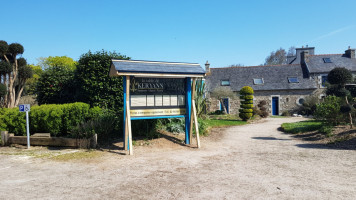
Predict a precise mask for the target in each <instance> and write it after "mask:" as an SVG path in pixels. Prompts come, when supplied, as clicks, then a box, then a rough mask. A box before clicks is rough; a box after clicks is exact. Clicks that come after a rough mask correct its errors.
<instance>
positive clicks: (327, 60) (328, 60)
mask: <svg viewBox="0 0 356 200" xmlns="http://www.w3.org/2000/svg"><path fill="white" fill-rule="evenodd" d="M323 60H324V63H332V62H331V59H330V58H323Z"/></svg>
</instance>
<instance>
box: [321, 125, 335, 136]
mask: <svg viewBox="0 0 356 200" xmlns="http://www.w3.org/2000/svg"><path fill="white" fill-rule="evenodd" d="M332 131H333V128H332V126H323V127H321V128H320V129H319V132H320V133H323V134H326V135H330V134H331V133H332Z"/></svg>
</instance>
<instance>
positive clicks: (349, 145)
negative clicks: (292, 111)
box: [278, 127, 356, 150]
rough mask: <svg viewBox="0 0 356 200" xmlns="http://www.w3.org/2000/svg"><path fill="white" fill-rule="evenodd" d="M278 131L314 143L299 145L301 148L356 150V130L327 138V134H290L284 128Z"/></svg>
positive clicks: (316, 132) (314, 132)
mask: <svg viewBox="0 0 356 200" xmlns="http://www.w3.org/2000/svg"><path fill="white" fill-rule="evenodd" d="M278 131H281V132H283V133H284V134H288V135H290V136H292V137H294V138H296V139H300V140H303V141H308V142H312V143H304V144H297V145H296V146H297V147H300V148H307V149H310V148H313V149H329V150H356V129H351V130H345V131H341V132H338V133H336V134H334V135H332V136H329V137H327V136H326V134H324V133H320V132H318V131H313V132H308V133H299V134H290V133H285V132H284V131H283V128H281V127H280V128H278Z"/></svg>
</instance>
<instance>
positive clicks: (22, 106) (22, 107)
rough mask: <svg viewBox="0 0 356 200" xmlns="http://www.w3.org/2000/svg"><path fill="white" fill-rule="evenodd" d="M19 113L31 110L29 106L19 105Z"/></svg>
mask: <svg viewBox="0 0 356 200" xmlns="http://www.w3.org/2000/svg"><path fill="white" fill-rule="evenodd" d="M19 110H20V112H29V111H30V110H31V106H30V104H21V105H19Z"/></svg>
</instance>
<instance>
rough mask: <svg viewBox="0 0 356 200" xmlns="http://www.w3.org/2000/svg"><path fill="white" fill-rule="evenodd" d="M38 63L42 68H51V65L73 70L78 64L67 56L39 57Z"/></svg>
mask: <svg viewBox="0 0 356 200" xmlns="http://www.w3.org/2000/svg"><path fill="white" fill-rule="evenodd" d="M38 60H39V62H38V65H39V66H41V67H42V69H43V70H45V69H48V68H51V67H65V68H68V70H72V71H73V70H74V69H75V68H76V65H77V64H78V63H77V62H76V61H74V60H73V59H72V58H70V57H67V56H54V57H52V56H49V57H46V58H43V57H41V58H39V59H38Z"/></svg>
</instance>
